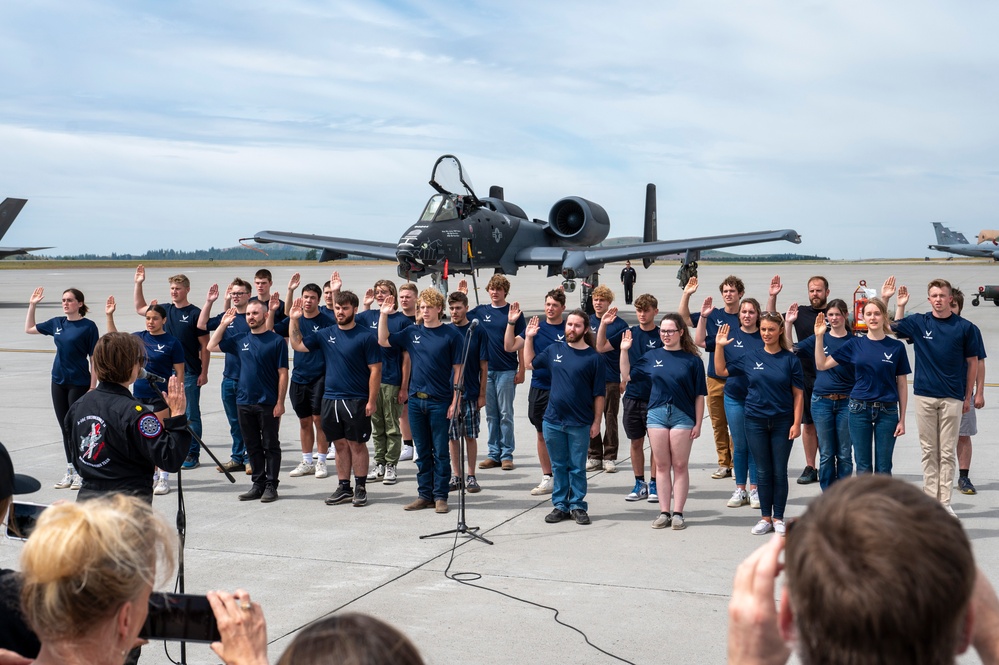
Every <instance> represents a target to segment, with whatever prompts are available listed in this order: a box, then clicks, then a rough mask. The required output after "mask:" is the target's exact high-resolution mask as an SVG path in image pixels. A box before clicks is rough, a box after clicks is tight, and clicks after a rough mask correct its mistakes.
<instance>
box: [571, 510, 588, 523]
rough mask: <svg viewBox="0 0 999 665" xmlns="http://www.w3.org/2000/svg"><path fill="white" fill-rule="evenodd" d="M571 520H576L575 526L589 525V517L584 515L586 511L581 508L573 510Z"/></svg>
mask: <svg viewBox="0 0 999 665" xmlns="http://www.w3.org/2000/svg"><path fill="white" fill-rule="evenodd" d="M572 519H574V520H576V524H589V523H590V516H589V515H587V514H586V511H585V510H583V509H582V508H573V510H572Z"/></svg>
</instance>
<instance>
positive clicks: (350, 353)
mask: <svg viewBox="0 0 999 665" xmlns="http://www.w3.org/2000/svg"><path fill="white" fill-rule="evenodd" d="M302 341H303V343H304V344H305V346H306V347H308V349H309V351H310V352H311V353H322V355H323V358H324V359H325V360H326V389H325V391H324V392H323V399H363V400H365V401H367V399H368V380H369V379H370V378H371V368H370V367H369V366H370V365H380V364H381V362H382V352H381V347H380V346H378V339H377V338H376V337H375V336H374V335H372V334H371V332H369V331H368V330H365V329H364V328H362V327H361V326H359V325H354V327H352V328H350V329H349V330H341V329H340V326H330V327H328V328H323V329H321V330H319V331H318V332H316V333H315V334H313V335H311V336H309V337H304V338H303V340H302Z"/></svg>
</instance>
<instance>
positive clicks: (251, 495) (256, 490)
mask: <svg viewBox="0 0 999 665" xmlns="http://www.w3.org/2000/svg"><path fill="white" fill-rule="evenodd" d="M263 495H264V490H263V488H261V487H257V486H256V485H254V486H253V487H251V488H250V491H249V492H245V493H243V494H240V495H239V500H240V501H256V500H257V499H259V498H260V497H262V496H263Z"/></svg>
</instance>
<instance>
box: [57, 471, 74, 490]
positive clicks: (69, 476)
mask: <svg viewBox="0 0 999 665" xmlns="http://www.w3.org/2000/svg"><path fill="white" fill-rule="evenodd" d="M72 484H73V472H72V471H67V472H66V475H65V476H63V477H62V480H60V481H59V482H57V483H56V484H55V485H53V486H52V487H54V488H56V489H57V490H66V489H69V486H70V485H72Z"/></svg>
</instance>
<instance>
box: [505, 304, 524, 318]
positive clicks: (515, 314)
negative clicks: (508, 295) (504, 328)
mask: <svg viewBox="0 0 999 665" xmlns="http://www.w3.org/2000/svg"><path fill="white" fill-rule="evenodd" d="M520 314H521V312H520V303H519V302H513V303H510V311H509V312H507V314H506V320H507V321H508V322H510V323H516V322H517V319H519V318H520Z"/></svg>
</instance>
